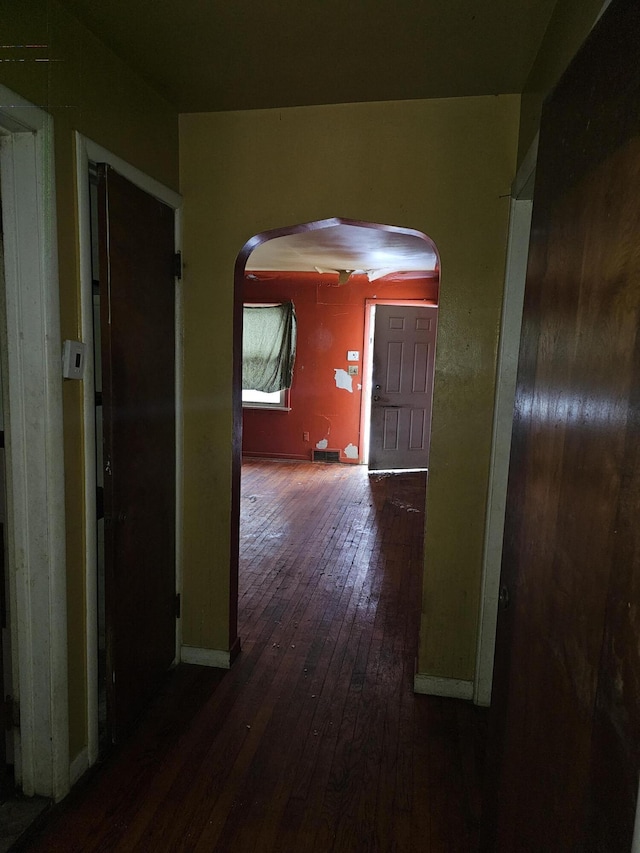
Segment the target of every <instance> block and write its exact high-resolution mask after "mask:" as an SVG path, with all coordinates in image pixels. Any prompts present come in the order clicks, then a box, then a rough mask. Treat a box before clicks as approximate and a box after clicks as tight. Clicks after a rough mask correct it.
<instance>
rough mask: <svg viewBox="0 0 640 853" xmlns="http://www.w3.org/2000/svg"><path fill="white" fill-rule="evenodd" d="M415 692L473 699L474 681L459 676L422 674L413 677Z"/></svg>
mask: <svg viewBox="0 0 640 853" xmlns="http://www.w3.org/2000/svg"><path fill="white" fill-rule="evenodd" d="M413 690H414V693H424V694H426V695H427V696H447V697H449V698H450V699H473V681H459V680H458V679H457V678H438V677H437V676H435V675H420V673H417V674H416V675H415V676H414V678H413Z"/></svg>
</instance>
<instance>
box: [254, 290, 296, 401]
mask: <svg viewBox="0 0 640 853" xmlns="http://www.w3.org/2000/svg"><path fill="white" fill-rule="evenodd" d="M295 352H296V315H295V309H294V307H293V303H292V302H287V303H284V304H282V305H245V306H244V310H243V334H242V404H243V406H244V407H246V408H261V409H264V408H267V409H285V410H288V409H289V388H290V387H291V381H292V378H293V364H294V361H295Z"/></svg>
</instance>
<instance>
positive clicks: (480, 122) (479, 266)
mask: <svg viewBox="0 0 640 853" xmlns="http://www.w3.org/2000/svg"><path fill="white" fill-rule="evenodd" d="M519 109H520V99H519V97H518V96H500V97H478V98H459V99H447V100H431V101H403V102H383V103H371V104H345V105H333V106H323V107H308V108H293V109H284V110H261V111H253V112H227V113H207V114H192V115H183V116H181V117H180V148H181V167H180V182H181V192H182V193H183V196H184V203H185V208H184V210H185V218H184V259H185V273H184V293H185V337H186V340H185V389H184V390H185V450H186V458H185V543H184V545H185V551H184V560H185V567H184V571H185V601H184V624H183V630H184V640H185V642H186V643H187V644H189V645H193V646H198V647H205V648H214V649H226V648H227V647H228V639H227V638H228V621H227V619H228V617H227V608H228V600H227V599H228V577H229V567H228V563H229V533H228V531H229V523H230V480H231V459H230V457H231V445H232V435H231V429H232V412H231V368H232V347H231V341H232V327H231V326H232V323H231V321H232V300H233V269H234V261H235V258H236V255H237V253H238V252H239V250H240V249H241V248H242V246H243V244H244V243H245V242H246V241H247V240H248V239H249V238H250V237H251V236H253V235H254V234H256V233H257V232H261V231H265V230H268V229H272V228H276V227H280V226H284V225H290V224H294V223H298V222H305V221H309V220H314V219H323V218H326V217H331V216H342V217H347V218H352V219H363V220H370V221H373V222H380V223H388V224H393V225H402V226H408V227H411V228H417V229H419V230H421V231H423V232H425V233H427V234H428V235H429V236H430V237H432V238H433V239H434V240H435V242H436V244H437V246H438V249H439V251H440V256H441V259H442V286H441V312H440V331H439V338H438V348H437V361H436V374H437V375H436V386H435V398H434V419H433V438H432V456H431V461H432V469H431V482H430V486H429V494H428V519H427V541H426V562H425V574H424V604H423V616H424V618H423V623H422V636H421V643H420V660H419V669H420V671H421V672H423V673H428V674H434V675H445V676H450V677H454V678H461V679H470V678H472V676H473V669H474V660H475V644H476V631H477V613H478V596H479V585H480V574H481V557H482V544H483V530H484V514H485V500H486V491H487V471H488V463H489V448H490V439H491V422H492V407H493V392H494V375H495V359H496V348H497V339H498V327H499V320H500V310H501V302H502V289H503V277H504V262H505V247H506V235H507V218H508V209H509V199H508V194H509V188H510V184H511V181H512V179H513V176H514V172H515V164H516V149H517V135H518V119H519Z"/></svg>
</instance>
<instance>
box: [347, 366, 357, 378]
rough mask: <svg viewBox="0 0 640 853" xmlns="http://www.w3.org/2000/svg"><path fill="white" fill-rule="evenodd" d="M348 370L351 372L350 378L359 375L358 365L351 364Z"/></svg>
mask: <svg viewBox="0 0 640 853" xmlns="http://www.w3.org/2000/svg"><path fill="white" fill-rule="evenodd" d="M347 370H348V372H349V376H357V375H358V365H357V364H350V365H349V367H348V368H347Z"/></svg>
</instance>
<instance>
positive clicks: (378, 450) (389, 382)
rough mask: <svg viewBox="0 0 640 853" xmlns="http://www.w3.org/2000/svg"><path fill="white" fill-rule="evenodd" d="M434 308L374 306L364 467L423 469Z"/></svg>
mask: <svg viewBox="0 0 640 853" xmlns="http://www.w3.org/2000/svg"><path fill="white" fill-rule="evenodd" d="M437 312H438V309H437V308H435V307H433V306H427V305H420V306H418V305H376V309H375V321H374V339H373V371H372V382H371V425H370V439H369V468H370V469H371V470H381V469H385V470H388V469H406V468H428V467H429V436H430V429H431V399H432V394H433V373H434V364H435V345H436V319H437Z"/></svg>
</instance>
